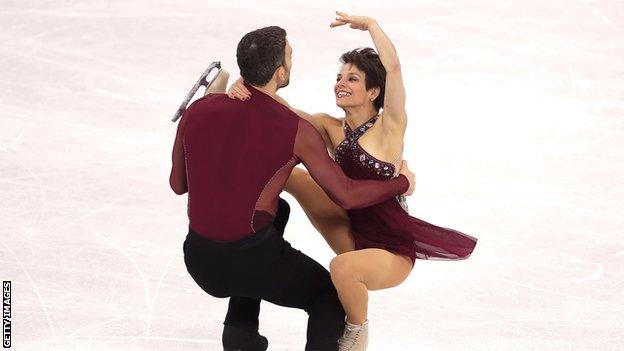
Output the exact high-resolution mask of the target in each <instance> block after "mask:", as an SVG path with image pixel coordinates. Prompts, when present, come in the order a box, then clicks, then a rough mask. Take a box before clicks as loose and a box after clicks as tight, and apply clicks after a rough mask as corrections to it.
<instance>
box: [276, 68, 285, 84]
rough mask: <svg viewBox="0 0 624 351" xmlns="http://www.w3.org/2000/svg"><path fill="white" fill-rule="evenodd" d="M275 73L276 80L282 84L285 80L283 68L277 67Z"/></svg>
mask: <svg viewBox="0 0 624 351" xmlns="http://www.w3.org/2000/svg"><path fill="white" fill-rule="evenodd" d="M275 73H276V74H277V78H278V80H279V81H280V82H283V81H285V80H286V69H285V68H284V66H279V67H277V70H276V71H275Z"/></svg>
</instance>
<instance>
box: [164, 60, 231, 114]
mask: <svg viewBox="0 0 624 351" xmlns="http://www.w3.org/2000/svg"><path fill="white" fill-rule="evenodd" d="M215 68H217V69H218V71H217V74H215V75H214V77H212V78H211V79H210V80H208V79H207V78H208V76H209V75H210V72H212V70H213V69H215ZM219 72H221V62H220V61H215V62H213V63H211V64H210V66H208V68H206V70H205V71H204V73H202V75H201V76H199V79H198V80H197V82H196V83H195V85H193V87H192V88H191V91H189V93H188V94H187V95H186V98H184V101H183V102H182V104H181V105H180V108H178V110H177V111H176V113H175V115H174V116H173V118H172V119H171V122H176V121H177V120H178V119H180V117H182V115H183V114H184V111H186V108H187V107H188V104H189V102H190V101H191V99H192V98H193V96H195V93H197V90H198V89H199V88H200V87H201V86H205V87H206V89H207V88H208V87H210V86H211V85H212V83H213V82H214V81H215V79H217V77H218V76H219Z"/></svg>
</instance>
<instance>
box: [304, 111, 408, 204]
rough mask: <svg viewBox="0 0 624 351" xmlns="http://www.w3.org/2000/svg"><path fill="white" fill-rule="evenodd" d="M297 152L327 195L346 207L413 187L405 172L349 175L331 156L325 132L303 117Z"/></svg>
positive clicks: (379, 198)
mask: <svg viewBox="0 0 624 351" xmlns="http://www.w3.org/2000/svg"><path fill="white" fill-rule="evenodd" d="M294 153H295V156H296V157H297V158H298V159H299V160H300V161H301V162H303V164H304V165H305V166H306V168H307V169H308V171H309V172H310V175H311V176H312V178H313V179H314V180H315V181H316V182H317V183H318V184H319V185H320V186H321V188H323V190H325V192H326V193H327V195H328V196H329V197H330V198H331V199H332V200H333V201H334V202H335V203H336V204H338V206H340V207H342V208H344V209H354V208H362V207H368V206H371V205H374V204H377V203H379V202H382V201H385V200H387V199H389V198H391V197H393V196H396V195H400V194H403V193H404V192H406V191H407V189H408V188H409V181H408V180H407V178H406V177H405V176H404V175H402V174H401V175H399V176H398V177H396V178H394V179H392V180H353V179H351V178H349V177H347V176H346V175H345V174H344V172H343V171H342V169H341V168H340V166H338V164H337V163H336V162H335V161H334V160H332V159H331V157H329V154H328V153H327V149H326V148H325V143H324V142H323V139H322V138H321V135H320V134H319V133H318V132H317V131H316V129H314V127H313V126H312V125H311V124H310V122H308V121H306V120H303V119H301V120H300V121H299V128H298V130H297V136H296V138H295V147H294Z"/></svg>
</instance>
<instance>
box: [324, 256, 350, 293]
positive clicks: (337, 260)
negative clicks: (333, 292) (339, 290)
mask: <svg viewBox="0 0 624 351" xmlns="http://www.w3.org/2000/svg"><path fill="white" fill-rule="evenodd" d="M329 272H330V274H331V279H332V282H333V283H334V285H340V284H342V283H344V282H346V281H349V280H354V279H355V278H356V274H355V273H356V272H355V267H354V265H353V263H352V262H351V261H350V260H349V257H348V256H347V255H344V254H342V255H338V256H336V257H334V259H332V260H331V262H330V263H329Z"/></svg>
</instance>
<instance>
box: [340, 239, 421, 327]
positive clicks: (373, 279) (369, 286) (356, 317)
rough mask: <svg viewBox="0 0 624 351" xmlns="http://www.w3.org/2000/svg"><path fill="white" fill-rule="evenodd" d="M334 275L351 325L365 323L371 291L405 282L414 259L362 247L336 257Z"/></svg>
mask: <svg viewBox="0 0 624 351" xmlns="http://www.w3.org/2000/svg"><path fill="white" fill-rule="evenodd" d="M329 267H330V271H331V278H332V282H333V283H334V286H335V287H336V290H338V297H340V302H341V303H342V307H344V309H345V312H346V314H347V321H348V322H349V323H351V324H362V323H364V322H365V321H366V318H367V314H368V290H379V289H387V288H391V287H394V286H397V285H399V284H400V283H402V282H403V281H404V280H405V278H407V276H409V274H410V272H411V271H412V268H413V266H412V260H411V259H410V258H409V257H406V256H402V255H397V254H394V253H392V252H389V251H386V250H382V249H363V250H357V251H352V252H346V253H343V254H341V255H338V256H336V257H335V258H334V259H333V260H332V261H331V263H330V265H329Z"/></svg>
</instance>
